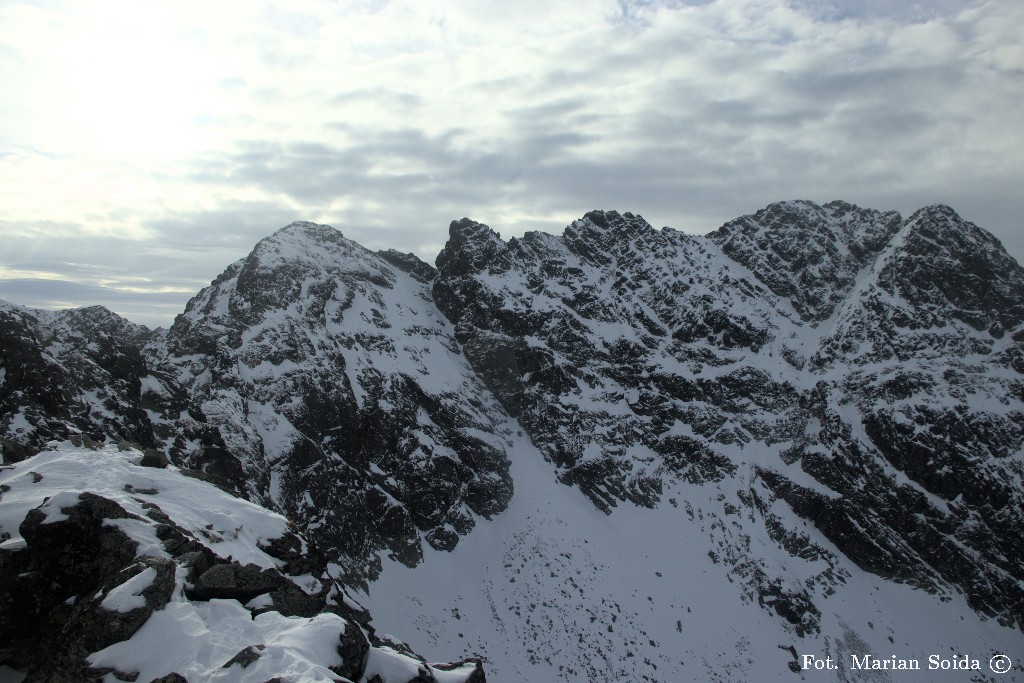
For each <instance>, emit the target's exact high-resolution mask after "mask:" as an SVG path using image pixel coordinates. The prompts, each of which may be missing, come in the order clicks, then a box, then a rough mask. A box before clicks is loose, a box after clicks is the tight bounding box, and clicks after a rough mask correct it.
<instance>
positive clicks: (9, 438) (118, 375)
mask: <svg viewBox="0 0 1024 683" xmlns="http://www.w3.org/2000/svg"><path fill="white" fill-rule="evenodd" d="M152 335H153V333H152V332H150V331H149V330H147V329H146V328H144V327H142V326H140V325H135V324H132V323H130V322H128V321H127V320H124V319H123V318H121V317H119V316H117V315H115V314H114V313H112V312H111V311H109V310H107V309H106V308H103V307H102V306H90V307H88V308H80V309H73V310H68V311H42V310H29V309H25V308H21V307H19V306H11V305H9V304H6V303H4V302H0V367H2V368H3V381H2V382H0V445H2V447H3V452H4V457H5V458H6V459H7V460H10V461H14V460H19V459H21V458H22V457H25V456H28V455H31V454H34V453H36V452H38V451H39V450H40V449H41V448H42V447H43V446H44V445H45V444H46V442H47V441H49V440H51V439H58V440H60V439H65V438H67V437H68V436H69V435H71V434H85V435H87V436H89V437H90V438H94V439H97V440H102V439H103V438H104V436H105V435H109V436H113V437H116V438H120V439H128V440H131V441H134V442H136V443H139V444H141V445H143V446H151V445H153V428H152V425H151V424H150V421H149V417H148V415H147V414H146V413H145V411H144V410H142V408H141V407H140V378H141V377H142V376H144V375H145V374H146V361H145V359H144V358H143V354H142V347H143V345H144V344H145V343H146V342H147V341H148V340H149V339H150V338H151V337H152Z"/></svg>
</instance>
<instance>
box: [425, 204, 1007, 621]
mask: <svg viewBox="0 0 1024 683" xmlns="http://www.w3.org/2000/svg"><path fill="white" fill-rule="evenodd" d="M438 269H439V275H438V278H437V279H436V280H435V281H434V296H435V299H436V300H437V302H438V306H439V307H440V308H441V310H442V311H444V313H445V315H446V316H448V317H449V318H450V319H451V320H452V321H453V322H454V323H455V325H456V336H457V338H458V339H459V341H460V342H462V344H463V348H464V351H465V354H466V357H467V358H468V359H469V361H470V362H471V363H472V364H473V367H474V369H475V370H476V372H477V374H478V375H480V376H481V377H482V378H483V379H484V381H485V382H487V384H488V386H489V387H490V388H491V390H492V391H493V392H494V394H495V395H496V396H497V397H498V398H499V400H501V401H502V404H503V405H504V406H505V407H506V409H507V410H508V411H509V412H510V413H511V414H513V415H515V416H516V417H517V418H518V420H519V422H520V424H522V425H523V427H524V428H525V429H526V430H527V431H528V432H529V434H530V436H531V439H532V440H533V442H534V443H535V444H536V445H537V447H538V448H539V449H540V450H541V452H542V453H543V454H544V455H545V457H546V458H547V459H548V460H550V461H551V462H552V463H553V465H554V466H555V470H556V472H557V476H558V477H559V479H560V480H561V481H563V482H565V483H570V484H574V485H577V486H579V487H580V488H581V489H582V490H583V491H584V492H585V493H586V494H587V495H588V496H589V497H590V498H591V499H592V500H593V501H594V503H595V504H596V505H597V506H598V507H600V508H601V509H604V510H606V511H609V510H611V508H612V507H614V506H615V505H616V504H617V503H618V502H620V501H625V500H628V501H631V502H633V503H637V504H640V505H647V506H654V505H657V504H658V503H659V500H660V498H661V493H662V489H663V488H664V486H665V484H666V482H669V481H677V480H684V481H689V482H715V481H719V480H721V479H722V478H724V477H735V476H739V477H743V476H745V473H746V472H747V471H751V472H752V473H753V476H754V481H755V484H756V486H755V487H754V489H753V491H754V495H753V496H751V497H749V498H748V499H747V500H740V501H737V503H736V504H737V506H738V507H739V509H743V508H766V507H767V506H769V505H770V504H771V503H772V501H774V500H776V499H781V500H784V501H786V503H788V504H789V506H790V507H792V509H793V510H795V511H796V512H797V513H798V514H799V515H800V516H802V517H803V518H804V519H806V520H808V521H809V522H811V523H813V524H814V525H815V526H816V527H817V528H818V529H819V530H820V531H821V532H822V533H824V535H825V536H826V537H827V538H828V539H829V540H830V541H831V542H832V544H834V546H835V547H836V548H838V550H840V551H841V552H842V553H844V554H845V555H847V556H848V557H849V558H850V559H851V560H852V561H853V562H854V563H855V564H857V565H858V566H859V567H861V568H864V569H867V570H869V571H871V572H873V573H876V574H879V575H882V576H885V577H887V578H893V579H897V580H900V581H906V582H908V583H910V584H912V585H916V586H919V587H923V588H926V589H928V590H931V591H934V592H943V591H947V590H959V591H962V592H963V593H964V594H965V595H967V596H968V599H969V601H970V602H971V604H972V605H973V606H974V607H976V608H977V609H979V610H982V611H983V612H984V613H985V614H988V615H990V616H992V617H997V618H999V619H1000V620H1002V621H1003V622H1004V623H1006V624H1008V625H1015V624H1016V625H1018V626H1019V625H1020V624H1022V623H1024V611H1022V610H1021V609H1020V607H1019V605H1020V604H1022V603H1021V599H1022V598H1024V595H1021V588H1020V586H1021V585H1024V584H1020V583H1019V581H1021V579H1024V564H1022V559H1024V554H1022V552H1021V550H1022V548H1021V547H1020V546H1019V544H1018V539H1019V538H1021V531H1024V516H1022V515H1024V506H1022V502H1024V501H1022V498H1021V487H1020V486H1019V482H1020V481H1021V478H1022V477H1021V475H1022V474H1024V469H1022V467H1024V462H1022V458H1021V453H1022V452H1021V447H1022V444H1024V428H1022V425H1024V413H1022V412H1021V411H1022V407H1024V406H1022V403H1021V396H1022V390H1024V376H1022V374H1021V372H1020V370H1021V363H1020V358H1021V355H1020V354H1021V352H1022V349H1024V346H1022V344H1021V336H1022V331H1024V317H1022V316H1021V313H1020V311H1021V304H1022V301H1024V270H1022V269H1021V268H1020V266H1019V265H1017V264H1016V263H1014V262H1013V261H1012V259H1010V258H1009V257H1008V256H1007V255H1006V254H1005V252H1004V251H1003V250H1002V249H1001V247H1000V246H999V245H998V243H997V242H995V241H994V240H993V238H992V237H991V236H990V235H988V234H987V233H984V232H983V231H981V230H980V229H979V228H977V227H976V226H974V225H972V224H970V223H967V222H965V221H963V220H962V219H960V218H959V217H958V216H956V214H955V213H954V212H952V210H950V209H948V208H947V207H929V208H927V209H922V210H921V211H919V212H917V213H916V214H914V215H913V216H912V217H911V218H909V219H908V220H906V221H901V219H900V217H899V216H898V215H897V214H894V213H891V212H890V213H884V214H883V213H878V212H874V211H866V210H863V209H859V208H857V207H853V206H850V205H848V204H843V203H839V202H836V203H832V204H828V205H826V206H824V207H819V206H815V205H813V204H810V203H809V202H792V203H785V204H775V205H772V206H770V207H768V208H767V209H765V210H763V211H761V212H758V213H757V214H756V215H754V216H748V217H744V218H740V219H737V220H735V221H732V222H730V223H728V224H726V225H725V226H723V227H722V228H720V229H719V230H718V231H716V232H714V233H712V234H711V235H709V236H708V237H707V238H703V239H702V238H697V237H692V236H687V235H683V234H680V233H677V232H674V231H671V230H669V229H664V230H660V231H659V230H654V229H653V228H651V226H649V225H648V224H647V223H646V222H645V221H643V219H641V218H639V217H637V216H633V215H631V214H625V215H620V214H617V213H614V212H592V213H589V214H587V215H586V216H585V217H584V218H582V219H581V220H579V221H576V222H575V223H573V224H572V225H570V226H569V227H568V228H567V229H566V230H565V233H564V234H563V235H562V236H561V237H554V236H550V235H543V234H538V233H528V234H527V235H525V236H524V237H523V238H522V239H521V240H519V239H512V240H509V241H508V242H507V243H506V242H503V241H501V240H500V239H498V237H497V235H496V234H495V233H494V232H492V231H491V230H490V229H489V228H487V227H486V226H483V225H480V224H477V223H474V222H472V221H468V220H462V221H456V222H454V223H452V226H451V237H450V240H449V242H448V245H447V246H446V247H445V250H444V251H442V252H441V255H440V256H439V257H438ZM794 468H797V469H798V471H799V473H800V474H799V476H795V475H794V474H793V471H794ZM807 478H809V479H810V480H811V482H812V483H811V484H810V485H808V484H805V483H800V482H801V480H803V479H807ZM774 526H775V525H774V524H773V523H772V522H771V520H766V524H765V526H764V527H763V528H761V529H759V530H757V532H756V533H758V534H760V535H769V534H772V533H774V534H777V535H778V534H785V533H789V532H792V531H793V530H785V531H783V530H780V529H777V528H774ZM797 545H799V544H797ZM723 552H725V551H723ZM794 552H795V550H794ZM726 554H727V555H731V556H732V557H733V558H735V561H736V562H744V561H745V559H744V558H743V555H744V553H743V552H742V551H741V549H740V548H732V549H731V550H730V551H728V552H726ZM1011 558H1013V559H1011ZM777 578H778V577H772V576H770V575H768V574H765V573H761V574H760V575H757V576H756V577H755V578H754V579H753V584H752V590H753V591H754V592H755V593H756V594H757V595H758V596H760V598H761V599H762V600H763V599H764V597H765V596H766V595H768V594H770V593H771V591H773V590H774V588H773V586H774V585H775V584H776V583H777V581H776V579H777ZM820 579H821V581H822V582H823V583H824V584H834V583H835V582H836V581H838V580H841V577H837V575H836V574H835V573H834V572H833V571H832V568H831V567H830V568H829V569H827V570H825V571H824V572H823V574H822V576H821V577H820ZM786 601H788V602H789V603H790V606H788V607H785V608H784V609H785V610H787V611H788V612H791V613H793V615H794V616H795V618H796V620H797V621H798V623H800V624H803V626H808V625H812V627H813V623H814V621H815V619H816V618H815V616H814V615H815V612H816V608H815V607H814V604H813V599H812V596H811V595H810V593H809V592H808V591H806V590H805V591H802V592H800V593H798V594H794V595H791V596H788V597H787V598H786ZM772 602H773V604H779V601H778V600H775V599H773V600H772ZM780 613H781V612H780Z"/></svg>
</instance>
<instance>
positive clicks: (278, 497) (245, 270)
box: [150, 223, 512, 580]
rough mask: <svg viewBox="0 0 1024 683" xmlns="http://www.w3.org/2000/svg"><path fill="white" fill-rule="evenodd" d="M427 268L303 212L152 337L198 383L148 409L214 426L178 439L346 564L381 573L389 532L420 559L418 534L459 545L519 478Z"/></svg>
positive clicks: (404, 552)
mask: <svg viewBox="0 0 1024 683" xmlns="http://www.w3.org/2000/svg"><path fill="white" fill-rule="evenodd" d="M424 270H426V275H428V276H429V275H430V274H431V273H432V269H430V267H429V266H427V265H426V264H424V263H422V262H420V261H419V260H418V259H416V258H415V257H411V256H408V257H402V255H400V254H395V253H387V252H386V253H384V254H383V255H378V254H374V253H373V252H370V251H367V250H366V249H364V248H363V247H361V246H359V245H358V244H355V243H354V242H351V241H349V240H347V239H345V238H344V237H342V235H341V233H339V232H337V231H336V230H334V229H333V228H330V227H328V226H322V225H315V224H312V223H295V224H292V225H290V226H288V227H286V228H284V229H282V230H279V231H278V232H276V233H275V234H274V235H272V236H270V237H268V238H266V239H264V240H262V241H261V242H260V243H259V244H257V245H256V248H255V249H254V250H253V252H252V253H251V254H250V255H249V256H248V257H247V258H245V259H243V260H241V261H239V262H237V263H235V264H233V265H231V266H230V267H228V269H227V270H226V271H225V272H224V273H223V274H222V275H221V276H220V277H218V278H217V279H216V280H215V281H214V282H213V284H211V286H210V287H208V288H206V289H204V290H203V291H202V292H200V293H199V294H198V295H197V296H196V297H195V298H193V299H192V300H191V301H190V302H189V304H188V307H187V309H186V310H185V312H184V313H183V314H182V315H180V316H178V318H177V320H176V321H175V323H174V325H173V326H172V327H171V329H170V331H169V332H168V334H167V338H166V343H165V345H164V346H162V347H160V346H157V345H154V346H153V347H150V353H151V356H158V358H157V359H156V360H154V361H153V363H152V365H153V366H154V367H156V368H159V369H160V370H161V371H163V372H164V373H165V374H166V375H167V376H169V377H173V378H174V381H175V382H176V383H177V384H178V386H180V387H182V388H183V389H184V391H185V392H186V393H187V395H188V404H187V407H188V409H187V410H186V411H182V410H181V407H180V406H177V405H175V406H174V407H173V408H171V409H169V410H166V411H164V413H163V414H161V415H159V416H155V417H154V421H156V422H158V423H168V422H169V423H171V424H172V430H171V431H172V433H173V432H174V431H175V430H176V431H177V432H178V433H179V434H180V433H181V431H182V425H183V424H184V425H190V428H191V430H192V431H193V432H195V433H201V434H204V435H210V436H206V437H200V438H199V439H198V441H199V443H195V442H192V443H189V442H188V440H187V439H185V440H183V441H182V442H181V444H180V445H177V444H176V446H175V449H174V450H172V454H173V455H176V456H177V457H178V458H179V459H180V461H181V462H183V463H187V464H190V465H191V466H194V467H197V468H199V469H203V470H205V471H208V472H211V473H214V474H218V475H220V476H223V477H225V478H227V479H228V480H230V481H234V482H236V483H238V484H239V485H240V486H241V487H242V488H243V489H244V490H245V491H246V493H247V494H248V495H249V496H250V497H252V498H253V499H255V500H260V501H262V502H265V503H266V504H268V505H270V506H272V507H273V508H274V509H276V510H280V511H282V512H284V513H286V514H288V515H289V516H290V517H292V518H293V519H295V520H297V521H298V522H299V523H300V524H301V525H302V527H303V528H304V529H305V530H306V531H307V532H308V533H310V534H311V535H312V536H313V537H314V538H316V539H317V541H318V543H319V544H320V545H321V546H323V547H324V548H325V550H326V551H327V552H330V553H332V554H333V555H334V556H335V557H337V558H338V560H339V562H341V563H342V564H343V566H344V567H345V569H346V571H347V572H348V576H349V578H350V579H352V580H360V579H361V578H363V577H365V576H366V575H370V576H372V575H373V573H374V571H375V562H376V557H377V556H376V551H378V550H380V549H382V548H386V549H387V550H388V552H389V553H390V554H391V555H393V556H395V557H397V558H399V559H400V560H401V561H403V562H406V563H409V564H415V563H416V562H417V561H418V560H419V558H420V556H421V553H422V550H421V547H422V541H423V540H425V541H426V542H427V543H428V544H429V545H431V546H433V547H436V548H452V547H454V546H455V545H456V543H458V539H459V536H460V535H461V534H465V533H466V532H467V531H469V530H470V529H472V528H473V526H474V525H475V524H476V523H477V520H478V519H480V518H487V517H490V516H491V515H493V514H495V513H496V512H500V511H501V510H502V509H504V507H505V505H506V504H507V502H508V500H509V497H510V496H511V494H512V481H511V479H510V478H509V475H508V459H507V456H506V453H505V450H506V439H507V435H506V434H505V433H503V431H502V430H501V429H499V428H498V426H499V425H500V424H501V423H502V421H503V415H502V414H501V410H500V407H499V406H498V405H497V403H496V402H495V401H494V399H493V398H491V396H490V395H489V394H488V392H487V390H486V389H485V388H484V387H483V385H482V384H481V383H480V381H479V380H478V379H477V378H476V377H475V376H474V374H473V372H472V370H471V369H470V367H469V364H468V363H467V362H466V361H465V359H464V357H463V356H462V354H461V353H460V349H459V346H458V344H457V343H456V342H455V339H454V337H453V336H452V330H451V325H450V324H449V323H448V321H447V320H445V319H444V317H443V316H442V315H441V314H440V313H439V312H438V311H437V309H436V308H435V307H434V305H433V300H432V298H431V294H430V289H429V286H428V285H427V284H425V283H424V281H423V280H424V279H427V280H428V281H429V277H427V278H425V277H424ZM168 436H170V434H168ZM176 438H177V437H176ZM204 441H205V443H204ZM178 454H180V455H178Z"/></svg>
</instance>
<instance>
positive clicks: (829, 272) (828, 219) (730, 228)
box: [708, 200, 900, 324]
mask: <svg viewBox="0 0 1024 683" xmlns="http://www.w3.org/2000/svg"><path fill="white" fill-rule="evenodd" d="M899 226H900V215H899V214H898V213H896V212H895V211H886V212H880V211H875V210H871V209H862V208H860V207H857V206H854V205H853V204H848V203H846V202H841V201H834V202H829V203H828V204H825V205H824V206H819V205H818V204H815V203H814V202H810V201H807V200H793V201H786V202H777V203H774V204H769V205H768V206H767V207H765V208H763V209H761V210H760V211H758V212H756V213H755V214H753V215H748V216H742V217H740V218H737V219H735V220H732V221H729V222H728V223H726V224H725V225H723V226H722V227H720V228H719V229H718V230H716V231H714V232H712V233H710V234H709V235H708V237H710V239H711V240H712V241H713V242H715V243H716V244H718V245H719V246H720V247H721V248H722V251H724V252H725V253H726V255H727V256H729V257H730V258H732V259H733V260H735V261H738V262H740V263H742V264H743V265H744V266H746V267H747V268H749V269H750V271H751V272H753V273H754V274H755V275H756V276H757V278H758V279H759V280H761V281H762V282H763V283H764V284H766V285H767V286H768V288H769V289H771V290H772V291H773V292H774V293H775V294H777V295H779V296H782V297H786V298H788V299H789V300H790V301H791V302H792V304H793V308H794V309H796V311H797V313H799V314H800V317H801V318H803V319H804V320H806V321H808V322H810V323H812V324H817V323H819V322H821V321H822V320H824V319H826V318H828V317H829V316H830V315H832V312H833V311H834V310H835V308H836V306H837V305H838V304H839V303H840V302H841V301H843V299H844V298H845V297H846V295H847V294H848V293H849V292H850V290H851V289H852V288H853V286H854V283H855V281H856V276H857V274H858V273H859V272H860V271H861V269H862V268H864V267H865V266H866V265H867V264H869V263H870V262H871V261H872V260H873V259H874V258H875V257H876V256H877V255H878V254H879V253H880V252H881V250H882V249H883V248H884V247H885V245H886V244H888V243H889V241H890V240H891V239H892V237H893V235H895V234H896V232H897V230H898V229H899Z"/></svg>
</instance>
